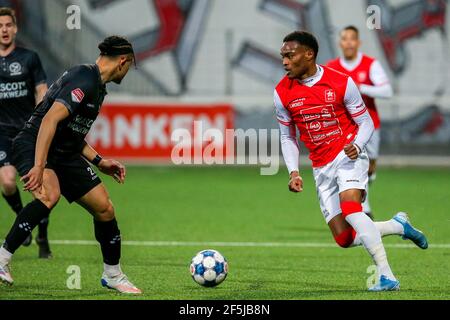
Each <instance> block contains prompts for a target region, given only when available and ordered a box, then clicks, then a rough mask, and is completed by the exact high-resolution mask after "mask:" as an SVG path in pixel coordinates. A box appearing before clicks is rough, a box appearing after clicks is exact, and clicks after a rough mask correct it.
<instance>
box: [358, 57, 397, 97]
mask: <svg viewBox="0 0 450 320" xmlns="http://www.w3.org/2000/svg"><path fill="white" fill-rule="evenodd" d="M369 78H370V81H372V83H373V84H374V85H373V86H370V85H366V84H361V85H360V86H359V89H360V91H361V93H362V94H365V95H367V96H369V97H372V98H390V97H392V94H393V90H392V86H391V84H390V83H389V78H388V76H387V75H386V73H385V72H384V70H383V67H382V66H381V63H380V62H378V60H375V61H374V62H372V64H371V66H370V70H369Z"/></svg>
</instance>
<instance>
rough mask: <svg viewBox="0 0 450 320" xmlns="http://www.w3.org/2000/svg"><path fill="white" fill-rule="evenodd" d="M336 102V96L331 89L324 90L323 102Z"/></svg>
mask: <svg viewBox="0 0 450 320" xmlns="http://www.w3.org/2000/svg"><path fill="white" fill-rule="evenodd" d="M335 100H336V95H335V94H334V90H333V89H328V90H325V102H334V101H335Z"/></svg>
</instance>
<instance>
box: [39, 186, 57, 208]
mask: <svg viewBox="0 0 450 320" xmlns="http://www.w3.org/2000/svg"><path fill="white" fill-rule="evenodd" d="M35 197H36V198H37V199H39V200H40V201H41V202H42V203H43V204H44V205H45V206H46V207H47V208H49V209H53V207H55V206H56V204H57V203H58V201H59V198H60V197H61V191H60V190H46V191H45V192H42V193H39V194H35Z"/></svg>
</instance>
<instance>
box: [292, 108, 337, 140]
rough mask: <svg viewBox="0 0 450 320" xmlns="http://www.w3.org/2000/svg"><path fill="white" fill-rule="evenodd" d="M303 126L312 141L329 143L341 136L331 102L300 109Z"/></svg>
mask: <svg viewBox="0 0 450 320" xmlns="http://www.w3.org/2000/svg"><path fill="white" fill-rule="evenodd" d="M300 115H301V119H302V123H303V127H304V128H305V129H306V131H307V133H308V136H309V138H310V140H311V142H312V143H314V144H315V145H321V144H323V143H326V144H330V143H331V142H332V141H333V140H336V139H338V138H339V137H340V136H342V129H341V126H340V123H339V119H337V118H336V114H335V112H334V107H333V105H332V104H327V105H320V106H314V107H311V108H306V109H303V110H301V111H300Z"/></svg>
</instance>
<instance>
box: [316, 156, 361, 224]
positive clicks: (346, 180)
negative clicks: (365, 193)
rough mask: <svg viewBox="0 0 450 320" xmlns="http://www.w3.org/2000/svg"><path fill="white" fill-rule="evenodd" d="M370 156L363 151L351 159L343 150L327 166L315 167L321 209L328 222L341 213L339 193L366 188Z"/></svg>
mask: <svg viewBox="0 0 450 320" xmlns="http://www.w3.org/2000/svg"><path fill="white" fill-rule="evenodd" d="M368 171H369V158H368V157H367V153H366V152H365V150H364V149H363V151H362V152H361V153H360V154H359V156H358V158H357V159H356V160H351V159H350V158H349V157H347V156H346V155H345V153H344V150H342V151H341V152H340V153H339V154H338V155H337V157H336V158H335V159H334V160H333V161H332V162H330V163H328V164H327V165H326V166H323V167H320V168H313V175H314V179H315V181H316V190H317V196H318V197H319V202H320V209H321V210H322V214H323V217H324V218H325V221H326V223H327V224H328V222H330V220H331V219H333V218H334V217H335V216H337V215H338V214H340V213H341V205H340V201H339V193H341V192H343V191H345V190H349V189H361V190H366V188H367V183H368V180H369V179H368Z"/></svg>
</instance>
